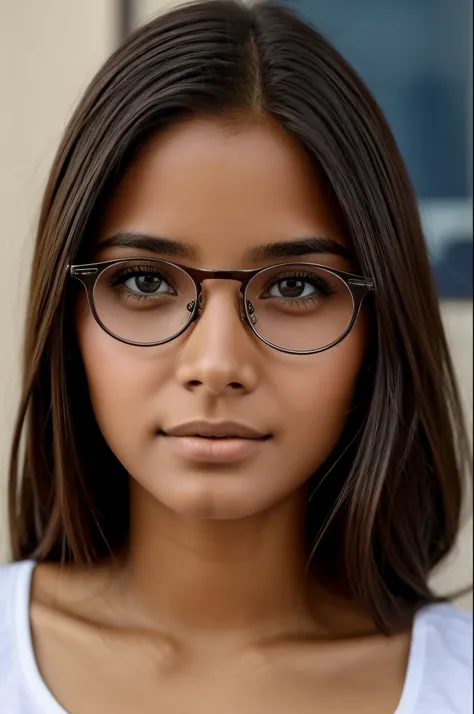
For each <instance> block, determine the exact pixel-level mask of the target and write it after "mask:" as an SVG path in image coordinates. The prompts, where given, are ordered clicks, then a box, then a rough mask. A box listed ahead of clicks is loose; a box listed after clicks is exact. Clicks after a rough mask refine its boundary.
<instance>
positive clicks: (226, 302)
mask: <svg viewBox="0 0 474 714" xmlns="http://www.w3.org/2000/svg"><path fill="white" fill-rule="evenodd" d="M119 231H135V232H142V233H145V234H149V235H158V236H166V237H167V238H169V239H172V240H173V239H174V240H180V241H183V242H186V243H189V244H191V245H193V246H195V247H196V249H197V252H198V256H199V258H198V260H197V261H195V262H194V266H195V267H204V268H210V267H212V268H219V269H232V268H234V269H235V268H246V267H250V266H248V265H244V264H243V262H242V256H243V255H244V253H246V252H247V251H248V250H249V248H251V247H252V246H254V245H257V244H260V243H266V242H270V241H272V240H274V241H281V240H289V239H291V238H295V239H296V238H298V237H302V236H308V235H321V236H330V237H331V238H333V239H334V240H337V241H339V242H341V243H342V244H344V243H345V242H346V239H345V236H344V233H343V230H342V228H341V222H340V220H339V217H338V215H337V213H336V212H335V210H334V207H333V206H332V205H331V204H330V201H329V199H328V192H327V190H326V188H325V186H324V184H323V183H322V182H321V181H320V179H319V178H318V176H317V174H316V172H315V170H314V167H312V166H311V164H310V162H309V160H308V159H307V157H306V155H305V153H304V152H303V150H302V149H301V148H300V147H299V146H298V144H297V143H296V142H294V141H293V140H292V139H291V138H290V137H288V136H287V135H286V134H285V133H284V132H283V130H281V129H280V128H279V126H278V125H277V124H276V123H274V122H271V121H270V120H268V121H266V122H262V121H260V122H258V123H255V124H250V123H247V124H245V123H244V124H242V127H241V128H240V130H237V128H236V127H235V126H234V127H233V130H232V131H230V130H229V127H228V126H227V125H225V124H219V122H217V121H214V122H210V121H205V120H193V121H190V122H187V123H184V124H180V125H176V126H174V127H172V129H171V130H168V131H167V132H165V133H164V134H160V135H158V136H157V137H155V138H154V139H153V140H151V141H150V143H149V144H148V146H147V147H145V149H144V150H143V151H142V153H141V155H140V156H139V157H138V159H137V160H136V161H135V163H133V164H132V165H131V167H130V168H129V169H128V171H127V172H126V173H125V175H124V176H123V178H122V180H121V182H120V184H119V186H118V187H117V190H116V191H115V193H114V194H113V196H112V198H111V200H110V202H109V203H108V205H107V206H106V210H105V213H104V216H103V221H102V224H101V227H100V233H99V239H98V243H97V250H96V253H95V256H94V257H95V259H97V260H109V259H114V258H122V257H132V256H134V255H135V254H136V250H133V249H130V248H126V249H124V248H111V249H106V250H101V246H100V242H101V240H102V239H104V238H106V237H107V236H110V235H111V234H113V233H116V232H119ZM144 255H146V253H144ZM155 257H156V256H155ZM302 259H306V260H313V261H315V262H320V263H323V264H326V265H328V266H329V267H334V268H339V269H342V270H351V269H353V266H352V265H351V264H350V263H349V261H348V260H347V259H345V258H343V257H340V256H336V255H330V254H327V255H326V254H325V255H318V256H313V257H312V256H308V257H307V258H302ZM181 262H183V261H181ZM188 264H190V263H188ZM237 290H238V287H236V284H235V283H232V282H225V281H208V282H207V284H205V286H204V298H205V310H204V313H203V316H202V317H201V318H200V320H199V321H198V323H196V324H195V325H194V326H193V327H191V328H190V329H189V330H188V331H187V332H186V333H184V334H183V335H181V336H180V337H179V338H177V339H176V340H174V341H173V342H171V343H169V344H166V345H161V346H157V347H152V348H145V349H144V348H138V347H134V346H130V345H126V344H121V343H119V342H117V341H115V340H113V339H111V338H110V337H109V336H108V335H107V334H106V333H104V332H103V331H102V330H101V328H100V327H99V326H98V325H97V324H96V323H95V321H94V319H93V317H92V315H91V314H90V312H89V310H88V308H87V306H86V305H85V302H82V306H80V309H79V310H78V318H77V334H78V341H79V346H80V350H81V353H82V357H83V360H84V364H85V368H86V373H87V378H88V384H89V389H90V394H91V399H92V404H93V408H94V412H95V415H96V418H97V421H98V423H99V426H100V428H101V430H102V433H103V435H104V437H105V439H106V441H107V442H108V444H109V446H110V447H111V449H112V451H113V452H114V453H115V455H116V456H117V458H118V459H119V460H120V461H121V463H122V464H123V465H124V467H125V468H126V469H127V471H128V472H129V474H130V477H131V487H132V495H133V494H135V495H136V496H137V497H138V498H139V499H140V500H142V499H145V500H148V499H151V502H152V503H153V504H155V506H156V507H157V508H160V504H161V506H164V507H166V508H167V509H169V510H170V511H172V512H174V513H176V514H181V515H182V516H189V517H198V518H212V519H239V518H244V517H247V516H253V515H255V514H258V513H259V512H263V511H265V510H266V509H268V508H271V507H273V506H274V505H275V504H277V503H279V502H281V501H285V500H286V499H288V498H290V499H291V498H293V497H294V495H295V494H296V493H297V492H298V491H299V489H300V487H301V486H302V485H303V484H304V483H305V482H306V480H307V479H308V477H309V476H310V475H311V474H312V473H313V472H314V471H315V470H316V469H317V468H318V467H319V466H320V465H321V464H322V463H323V462H324V461H325V459H326V458H327V457H328V456H329V454H330V453H331V451H332V449H333V448H334V446H335V445H336V443H337V440H338V438H339V436H340V434H341V431H342V428H343V426H344V423H345V419H346V415H347V412H348V410H349V409H350V406H351V400H352V396H353V391H354V387H355V383H356V379H357V376H358V373H359V370H360V367H361V364H362V360H363V355H364V348H365V330H364V324H363V320H362V319H360V320H358V323H357V324H356V325H355V327H354V329H353V330H352V332H351V333H350V334H349V336H348V337H347V338H346V339H345V340H343V342H342V343H340V344H339V345H337V346H336V347H335V348H332V349H331V350H328V351H327V352H323V353H319V354H314V355H304V356H301V355H287V354H284V353H279V352H277V351H275V350H272V349H271V348H269V347H267V346H265V345H263V344H260V342H259V341H258V340H257V338H256V337H255V336H254V335H253V334H251V333H250V331H249V330H248V329H246V328H245V326H244V325H243V324H242V322H241V321H240V318H239V312H238V309H236V291H237ZM199 418H201V419H208V420H212V421H221V420H235V421H239V422H244V423H247V424H249V425H250V426H253V427H254V428H256V429H258V430H259V431H263V432H264V433H270V434H272V438H271V439H270V440H269V441H268V442H267V443H266V444H265V447H264V448H262V449H261V450H260V451H259V452H258V454H257V455H256V456H255V458H252V459H251V460H249V461H247V462H245V463H244V462H243V463H242V464H236V465H235V467H234V466H233V465H232V466H231V467H226V468H222V467H221V468H220V469H219V467H218V466H217V465H214V466H213V467H212V468H199V469H197V468H196V466H195V465H190V464H189V463H184V462H183V461H180V460H179V459H177V458H176V456H174V455H173V454H172V453H170V452H169V450H168V449H167V448H166V445H165V444H163V441H162V440H160V439H159V438H157V431H158V430H159V429H160V428H161V429H163V428H165V427H167V426H174V425H177V424H180V423H183V422H185V421H188V420H190V419H199ZM138 494H139V496H138Z"/></svg>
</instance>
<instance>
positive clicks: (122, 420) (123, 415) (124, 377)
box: [76, 306, 172, 451]
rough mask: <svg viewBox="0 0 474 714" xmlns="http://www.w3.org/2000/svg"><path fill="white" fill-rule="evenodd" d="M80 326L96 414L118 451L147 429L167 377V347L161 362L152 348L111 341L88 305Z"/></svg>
mask: <svg viewBox="0 0 474 714" xmlns="http://www.w3.org/2000/svg"><path fill="white" fill-rule="evenodd" d="M76 326H77V327H76V329H77V338H78V343H79V348H80V352H81V356H82V360H83V363H84V368H85V372H86V376H87V382H88V388H89V394H90V399H91V403H92V407H93V410H94V414H95V417H96V419H97V423H98V424H99V427H100V429H101V431H102V434H103V436H104V438H105V439H106V441H107V442H108V444H109V446H110V447H111V448H112V450H113V451H116V447H117V446H119V445H125V444H129V443H131V442H132V441H135V440H136V434H137V430H138V432H140V427H141V425H142V424H143V425H148V428H149V420H150V413H152V410H153V403H154V401H155V397H154V395H156V393H157V391H158V390H159V388H160V385H161V384H163V383H164V382H165V381H166V380H167V379H168V378H169V370H170V367H171V365H172V359H171V358H167V351H166V350H163V348H162V351H161V353H160V359H159V360H157V359H156V354H153V352H154V348H149V349H140V348H136V347H133V346H131V345H126V344H123V343H121V342H119V341H118V340H115V339H113V338H112V337H110V336H109V335H107V333H105V332H104V331H103V330H102V329H101V328H100V327H99V325H98V324H97V323H96V322H95V320H94V318H93V317H92V315H91V314H90V312H89V309H88V307H87V306H86V309H82V307H79V308H78V312H77V318H76ZM151 365H152V366H151ZM155 406H156V405H155ZM119 450H120V449H119Z"/></svg>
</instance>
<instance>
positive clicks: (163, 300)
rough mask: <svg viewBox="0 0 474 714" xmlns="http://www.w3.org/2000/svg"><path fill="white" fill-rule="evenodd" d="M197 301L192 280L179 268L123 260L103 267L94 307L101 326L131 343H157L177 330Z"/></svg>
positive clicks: (187, 317) (160, 263)
mask: <svg viewBox="0 0 474 714" xmlns="http://www.w3.org/2000/svg"><path fill="white" fill-rule="evenodd" d="M195 300H196V290H195V286H194V283H193V281H192V280H191V278H190V277H189V275H187V273H185V272H184V271H183V270H181V268H178V267H176V266H174V265H170V264H168V263H166V262H161V261H153V260H146V259H143V260H139V261H136V260H134V261H124V262H120V263H117V264H114V265H111V266H110V267H109V268H107V269H106V270H104V272H103V273H102V274H101V275H100V278H99V280H98V281H97V283H96V287H95V290H94V306H95V309H96V312H97V315H98V317H99V320H100V321H101V322H102V324H103V325H104V327H105V328H106V329H107V330H109V332H111V333H112V334H114V335H115V336H116V337H120V338H121V339H123V340H128V341H130V342H140V343H144V344H147V343H156V342H161V341H162V340H167V339H169V338H170V337H173V336H174V335H176V334H177V333H178V332H180V331H181V330H182V329H183V327H185V326H186V325H187V324H188V323H189V321H190V319H191V312H190V309H189V303H193V301H195Z"/></svg>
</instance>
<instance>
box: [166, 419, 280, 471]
mask: <svg viewBox="0 0 474 714" xmlns="http://www.w3.org/2000/svg"><path fill="white" fill-rule="evenodd" d="M158 436H159V437H160V438H162V439H163V441H164V443H166V444H167V445H168V446H169V447H170V448H171V449H172V451H173V452H174V453H176V454H178V455H179V456H181V457H183V458H185V459H188V460H192V461H200V462H206V463H231V462H235V461H241V460H243V459H248V458H250V457H251V456H252V455H255V454H256V453H258V451H259V450H260V449H261V448H262V446H263V445H264V444H265V443H266V442H268V441H269V440H270V439H271V437H272V435H271V434H268V433H263V432H259V431H258V430H256V429H254V428H251V427H249V426H245V425H242V424H235V423H230V422H226V423H224V422H222V423H220V424H211V423H209V422H208V423H203V422H200V423H199V424H198V423H188V424H187V425H182V426H180V427H176V428H172V429H167V430H164V429H160V430H159V432H158Z"/></svg>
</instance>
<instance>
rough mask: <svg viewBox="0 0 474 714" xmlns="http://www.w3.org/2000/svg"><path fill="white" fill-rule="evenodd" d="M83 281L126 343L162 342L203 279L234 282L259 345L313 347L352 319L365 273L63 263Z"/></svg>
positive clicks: (191, 315) (133, 261)
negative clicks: (238, 287) (259, 341)
mask: <svg viewBox="0 0 474 714" xmlns="http://www.w3.org/2000/svg"><path fill="white" fill-rule="evenodd" d="M68 269H69V272H70V275H71V276H72V277H73V278H75V279H76V280H79V281H80V282H81V283H82V285H83V286H84V288H85V290H86V293H87V297H88V301H89V306H90V309H91V311H92V314H93V316H94V318H95V319H96V321H97V322H98V324H99V325H100V327H101V328H102V329H103V330H105V332H107V333H108V334H109V335H110V336H111V337H113V338H115V339H116V340H119V341H120V342H125V343H127V344H130V345H137V346H139V347H148V346H153V345H161V344H165V343H166V342H170V341H171V340H174V339H175V338H176V337H178V336H179V335H181V334H182V333H183V332H184V331H185V330H186V329H187V328H188V327H189V326H190V325H191V324H192V323H193V322H195V321H196V320H197V319H198V318H199V317H200V315H201V313H202V310H203V293H202V283H203V282H204V280H235V281H238V282H240V284H241V287H240V295H241V299H240V317H241V319H242V321H243V322H244V323H245V324H247V325H248V326H249V327H250V328H251V329H252V330H253V332H254V333H255V334H256V335H257V337H258V338H259V339H260V340H262V341H263V342H264V343H265V344H267V345H269V346H270V347H273V348H274V349H276V350H280V351H281V352H289V353H291V354H313V353H315V352H322V351H324V350H327V349H329V348H330V347H334V345H337V344H338V343H339V342H341V341H342V340H343V339H344V338H345V337H346V336H347V335H348V334H349V332H350V330H351V329H352V327H353V326H354V324H355V322H356V320H357V316H358V314H359V311H360V308H361V305H362V301H363V299H364V297H365V296H366V295H367V294H368V293H369V292H370V291H371V290H375V284H374V281H373V280H372V278H365V277H362V276H360V275H354V274H352V273H347V272H344V271H342V270H335V269H334V268H328V267H326V266H324V265H318V264H317V263H306V262H298V263H280V264H277V265H271V266H268V267H265V268H258V269H256V270H201V269H197V268H188V267H185V266H182V265H177V264H175V263H171V262H168V261H166V260H160V259H155V258H127V259H119V260H109V261H106V262H101V263H89V264H85V265H70V266H68Z"/></svg>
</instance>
